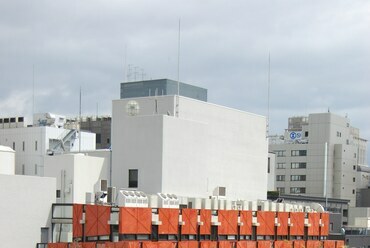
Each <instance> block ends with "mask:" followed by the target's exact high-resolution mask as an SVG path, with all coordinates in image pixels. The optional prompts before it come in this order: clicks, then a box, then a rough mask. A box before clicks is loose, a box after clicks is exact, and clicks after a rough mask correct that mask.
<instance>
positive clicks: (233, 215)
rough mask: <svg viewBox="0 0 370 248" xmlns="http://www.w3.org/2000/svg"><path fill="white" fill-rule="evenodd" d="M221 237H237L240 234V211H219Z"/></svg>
mask: <svg viewBox="0 0 370 248" xmlns="http://www.w3.org/2000/svg"><path fill="white" fill-rule="evenodd" d="M218 221H219V222H220V223H221V226H218V234H219V235H237V234H238V211H237V210H218Z"/></svg>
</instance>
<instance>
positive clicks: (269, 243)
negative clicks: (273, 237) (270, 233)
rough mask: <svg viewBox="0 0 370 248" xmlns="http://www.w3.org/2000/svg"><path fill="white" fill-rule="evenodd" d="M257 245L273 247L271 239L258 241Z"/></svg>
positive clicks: (261, 247) (265, 247)
mask: <svg viewBox="0 0 370 248" xmlns="http://www.w3.org/2000/svg"><path fill="white" fill-rule="evenodd" d="M257 247H258V248H271V247H272V241H269V240H260V241H257Z"/></svg>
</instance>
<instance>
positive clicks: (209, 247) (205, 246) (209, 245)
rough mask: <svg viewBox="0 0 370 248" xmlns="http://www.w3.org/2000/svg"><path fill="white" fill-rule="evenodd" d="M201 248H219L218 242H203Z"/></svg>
mask: <svg viewBox="0 0 370 248" xmlns="http://www.w3.org/2000/svg"><path fill="white" fill-rule="evenodd" d="M200 248H217V241H201V242H200Z"/></svg>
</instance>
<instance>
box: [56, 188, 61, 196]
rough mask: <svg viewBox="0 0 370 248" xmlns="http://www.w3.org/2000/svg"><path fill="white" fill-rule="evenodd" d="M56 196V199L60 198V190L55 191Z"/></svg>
mask: <svg viewBox="0 0 370 248" xmlns="http://www.w3.org/2000/svg"><path fill="white" fill-rule="evenodd" d="M56 195H57V198H60V189H57V192H56Z"/></svg>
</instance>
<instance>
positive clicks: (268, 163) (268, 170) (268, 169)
mask: <svg viewBox="0 0 370 248" xmlns="http://www.w3.org/2000/svg"><path fill="white" fill-rule="evenodd" d="M267 173H269V174H270V158H268V160H267Z"/></svg>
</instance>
